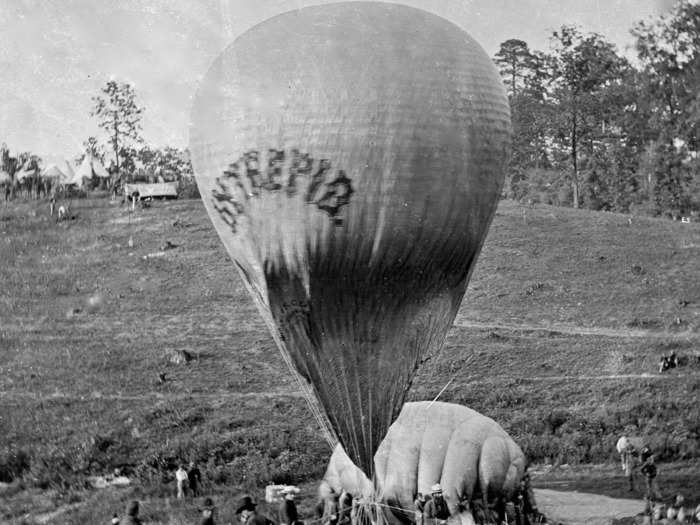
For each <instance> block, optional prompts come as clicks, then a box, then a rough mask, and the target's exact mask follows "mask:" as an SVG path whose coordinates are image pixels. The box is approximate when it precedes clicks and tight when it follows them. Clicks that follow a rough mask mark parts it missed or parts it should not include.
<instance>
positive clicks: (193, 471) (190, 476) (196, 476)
mask: <svg viewBox="0 0 700 525" xmlns="http://www.w3.org/2000/svg"><path fill="white" fill-rule="evenodd" d="M187 483H188V484H189V488H190V492H191V493H192V497H194V498H196V497H197V496H199V486H200V485H201V483H202V473H201V472H200V471H199V469H198V468H197V465H195V462H194V461H190V466H189V469H188V470H187Z"/></svg>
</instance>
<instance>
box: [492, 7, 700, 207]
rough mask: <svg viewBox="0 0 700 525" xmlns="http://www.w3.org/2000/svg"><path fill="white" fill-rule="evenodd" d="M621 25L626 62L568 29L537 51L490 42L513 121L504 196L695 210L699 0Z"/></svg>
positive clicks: (698, 195) (699, 196)
mask: <svg viewBox="0 0 700 525" xmlns="http://www.w3.org/2000/svg"><path fill="white" fill-rule="evenodd" d="M631 32H632V34H633V36H634V38H635V50H636V56H635V57H634V58H633V59H631V60H630V59H628V58H626V57H624V56H622V55H620V54H619V53H618V51H617V50H616V48H615V46H614V45H613V44H611V43H610V42H609V41H607V40H606V39H605V38H604V37H603V36H601V35H599V34H595V33H584V32H582V31H581V30H580V29H579V28H578V27H574V26H563V27H561V28H560V29H559V30H557V31H554V32H553V33H552V35H551V40H550V41H551V49H550V51H549V52H547V53H545V52H542V51H538V50H532V49H530V48H529V47H528V44H527V43H526V42H524V41H522V40H516V39H511V40H507V41H505V42H503V43H502V44H501V45H500V49H499V51H498V52H497V53H496V55H495V57H494V61H495V62H496V64H497V66H498V68H499V70H500V72H501V75H502V77H503V81H504V83H505V86H506V89H507V93H508V97H509V100H510V106H511V116H512V121H513V147H512V156H511V160H510V164H509V167H508V176H507V183H506V186H505V190H504V191H505V196H506V197H509V198H515V199H519V200H523V201H528V202H543V203H547V204H554V205H560V206H572V207H574V208H580V207H585V208H589V209H594V210H608V211H616V212H625V213H627V212H633V213H640V214H646V215H654V216H666V217H673V218H677V217H679V216H685V215H691V214H694V213H697V212H698V211H700V172H699V169H698V168H700V161H699V159H698V147H699V143H698V134H697V131H698V123H699V122H700V3H698V2H697V1H692V0H681V1H680V2H678V4H677V5H676V7H675V8H674V9H673V11H671V12H670V13H669V14H667V15H665V16H661V17H658V18H656V19H652V20H650V21H647V22H639V23H637V24H636V25H635V26H634V28H633V29H632V30H631Z"/></svg>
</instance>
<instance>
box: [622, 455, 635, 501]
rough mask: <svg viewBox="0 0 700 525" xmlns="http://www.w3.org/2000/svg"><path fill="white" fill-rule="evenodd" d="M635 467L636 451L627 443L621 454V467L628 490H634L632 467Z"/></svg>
mask: <svg viewBox="0 0 700 525" xmlns="http://www.w3.org/2000/svg"><path fill="white" fill-rule="evenodd" d="M636 467H637V451H636V450H634V449H633V448H632V446H631V445H628V446H627V448H626V449H625V451H624V452H623V455H622V469H623V470H624V471H625V476H626V477H627V480H628V481H629V485H630V488H629V490H630V492H634V469H635V468H636Z"/></svg>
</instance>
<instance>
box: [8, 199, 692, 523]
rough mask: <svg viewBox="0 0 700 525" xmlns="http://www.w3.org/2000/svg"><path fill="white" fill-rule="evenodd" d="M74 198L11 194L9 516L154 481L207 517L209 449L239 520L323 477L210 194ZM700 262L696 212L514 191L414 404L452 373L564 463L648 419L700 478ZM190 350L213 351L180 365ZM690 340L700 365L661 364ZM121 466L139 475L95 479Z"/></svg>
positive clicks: (107, 502)
mask: <svg viewBox="0 0 700 525" xmlns="http://www.w3.org/2000/svg"><path fill="white" fill-rule="evenodd" d="M72 205H73V210H72V211H73V213H75V214H76V215H77V217H76V219H75V220H72V221H67V222H63V223H58V224H57V223H55V222H54V221H51V220H50V219H49V218H48V217H47V211H48V206H46V204H45V203H41V204H40V205H36V204H35V203H19V204H11V205H6V204H4V203H3V204H0V283H2V286H0V436H2V437H1V438H0V481H4V482H10V481H12V480H14V481H12V483H10V485H7V486H4V488H3V489H0V490H3V491H4V493H0V498H1V499H0V510H1V512H0V521H2V520H3V519H5V520H7V519H10V518H13V519H19V518H20V517H21V516H22V515H25V514H27V513H31V514H37V513H41V512H44V511H50V510H52V509H54V508H55V507H56V506H57V505H66V504H72V503H75V504H74V505H73V506H71V507H66V509H67V510H66V512H65V513H63V514H61V515H60V517H56V518H55V519H54V521H51V520H48V522H55V523H67V522H75V523H82V522H90V520H91V519H93V518H94V519H97V517H98V516H99V519H103V518H104V517H105V516H111V513H112V512H114V511H117V510H121V507H122V505H123V502H124V501H125V500H126V499H127V498H128V497H131V496H133V495H135V496H137V497H140V498H142V499H146V500H147V501H149V502H150V503H149V504H148V505H150V507H149V506H148V505H147V506H146V508H147V509H150V510H148V512H151V514H152V518H154V519H155V517H156V516H164V515H167V516H170V519H171V521H172V520H174V521H172V522H178V521H177V520H187V519H192V518H193V516H194V514H193V513H194V512H195V510H194V507H193V506H191V505H190V506H187V505H185V506H178V505H176V504H174V503H172V502H170V501H169V500H168V499H167V498H166V497H165V496H168V497H170V496H172V494H173V493H174V482H173V481H172V479H173V478H172V474H173V471H174V467H175V465H176V463H177V462H178V461H182V460H188V459H190V458H195V459H197V460H198V461H199V462H200V463H201V464H202V466H203V470H204V471H205V473H206V477H207V479H208V480H209V483H210V486H209V488H208V490H209V491H210V492H211V493H213V494H214V495H215V496H216V499H217V502H218V503H219V504H220V505H223V512H224V515H230V512H231V511H232V509H233V508H235V504H236V503H237V502H236V501H234V500H233V499H232V498H233V497H234V495H237V494H239V493H240V491H242V490H256V491H258V492H256V493H258V494H259V487H261V486H263V485H264V484H265V483H266V482H267V481H270V480H274V481H290V482H297V483H306V485H304V486H305V487H306V490H307V491H309V493H310V492H311V491H313V482H314V481H315V480H317V479H318V478H319V477H320V475H321V474H322V472H323V470H324V463H325V461H326V459H327V456H328V449H327V446H326V445H325V444H324V443H323V442H322V440H321V439H320V438H319V437H318V435H317V432H316V428H315V426H314V422H313V420H312V419H311V418H310V417H309V415H308V413H307V411H306V408H305V405H304V402H303V400H302V399H301V398H300V397H299V396H298V394H297V392H296V390H295V388H294V384H293V382H292V381H291V380H290V378H289V376H288V374H287V373H286V369H285V368H284V365H283V363H282V360H281V358H280V357H279V355H278V353H277V350H276V349H275V347H274V343H273V342H272V339H271V337H270V336H269V335H268V333H267V331H266V329H265V327H264V325H263V323H262V322H261V320H260V319H259V316H258V313H257V311H256V309H255V308H254V306H253V303H252V301H251V300H250V299H249V298H248V296H247V295H246V292H245V290H244V288H243V285H242V283H241V281H240V280H239V278H238V275H237V273H236V271H235V270H234V268H233V266H232V265H231V263H230V261H229V259H228V257H227V255H226V254H225V252H224V250H223V248H222V246H221V245H220V242H219V240H218V238H217V237H216V235H215V233H214V231H213V229H212V228H211V226H210V223H209V220H208V218H207V217H206V214H205V212H204V208H203V206H202V205H201V203H200V202H199V201H176V202H167V203H156V204H155V205H154V206H153V207H152V208H150V209H145V210H139V211H137V212H136V214H135V215H133V216H130V215H129V213H128V212H127V210H126V209H125V208H120V207H119V206H118V205H113V204H110V203H109V202H108V201H107V200H105V199H102V200H101V199H93V200H86V201H73V203H72ZM130 237H131V239H132V241H133V246H132V247H130V246H129V238H130ZM166 241H170V242H171V243H172V244H174V245H176V246H177V247H175V248H173V249H168V250H161V248H162V247H163V245H164V244H165V243H166ZM699 255H700V227H699V225H697V224H680V223H673V222H669V221H660V220H651V219H641V218H639V219H638V218H633V219H632V222H631V224H630V223H629V221H628V217H627V216H623V215H616V214H608V213H598V214H595V213H591V212H586V211H577V210H568V209H560V208H552V207H544V206H541V207H540V206H538V207H535V208H528V207H523V206H520V205H517V204H514V203H512V202H507V201H504V202H502V203H501V205H500V207H499V210H498V213H497V216H496V218H495V220H494V224H493V226H492V228H491V232H490V234H489V237H488V239H487V242H486V244H485V247H484V251H483V253H482V256H481V258H480V259H479V262H478V265H477V268H476V270H475V272H474V275H473V278H472V284H471V286H470V289H469V291H468V292H467V296H466V297H465V300H464V302H463V305H462V308H461V309H460V312H459V315H458V317H457V320H456V322H455V327H454V328H453V329H452V330H451V332H450V334H449V336H448V340H447V344H446V347H445V349H444V351H443V352H442V353H441V354H440V355H439V356H437V357H435V358H433V359H431V360H430V361H428V363H427V364H426V366H425V367H424V369H423V370H422V371H421V373H420V374H419V377H418V378H417V379H416V381H415V384H414V387H413V390H412V391H411V398H412V399H426V398H433V397H434V396H435V395H436V394H437V393H438V392H439V391H440V390H441V389H443V387H445V385H447V388H446V389H445V391H444V393H443V394H442V396H441V399H442V400H444V401H455V402H460V403H464V404H467V405H469V406H471V407H473V408H475V409H477V410H480V411H482V412H484V413H486V414H487V415H489V416H491V417H494V418H495V419H496V420H497V421H499V422H500V423H501V424H502V425H503V426H504V427H505V428H506V429H507V430H509V431H510V432H511V433H512V434H513V435H514V436H515V438H516V439H517V441H518V442H519V443H520V444H521V446H522V447H523V448H524V450H525V451H526V452H527V453H528V454H529V456H530V457H531V458H532V459H533V460H534V461H535V462H537V463H543V464H544V463H554V464H562V463H568V464H577V463H581V464H590V463H602V462H609V463H610V464H611V465H612V462H613V461H614V454H613V452H614V443H615V440H616V439H617V437H618V436H619V434H620V433H621V432H623V431H626V432H631V433H635V434H645V435H647V436H648V437H649V439H650V440H651V441H652V444H653V445H654V446H655V447H656V448H657V449H658V450H659V451H660V454H661V459H662V460H663V461H667V462H670V461H676V462H678V461H681V460H683V461H686V462H688V461H691V463H687V464H690V465H695V467H697V468H695V467H692V466H691V467H687V466H685V467H683V468H681V467H677V466H674V467H673V469H671V468H667V469H666V470H664V467H663V466H662V468H661V476H662V480H664V479H666V480H667V481H668V483H674V484H675V486H684V485H685V484H687V483H690V482H693V483H694V484H695V485H697V482H698V481H700V464H698V463H697V461H698V460H699V459H700V443H699V435H700V423H699V422H700V409H698V406H697V399H698V396H699V395H700V394H699V392H698V391H699V390H700V386H699V385H700V382H699V381H698V379H699V378H700V364H699V363H698V362H697V359H695V358H696V356H697V355H699V354H700V345H698V342H699V341H700V279H698V276H699V275H700V257H699ZM179 350H184V351H187V352H188V353H189V354H190V355H192V356H193V357H194V359H193V360H192V361H191V362H189V363H188V364H174V363H172V362H170V360H169V357H170V355H171V353H172V352H175V351H179ZM671 350H675V351H676V352H677V353H678V354H682V355H687V356H689V357H690V358H691V359H690V360H689V364H688V365H687V366H685V367H683V368H679V369H676V370H673V371H671V372H667V373H665V374H662V375H660V374H658V373H657V362H658V358H659V356H660V355H661V354H662V353H669V352H670V351H671ZM161 373H164V374H165V378H166V381H165V382H164V383H162V382H160V381H159V380H158V376H159V374H161ZM669 465H670V463H669ZM674 465H678V464H674ZM115 467H121V468H122V469H123V470H124V471H125V472H126V473H127V474H129V475H132V476H134V477H135V478H136V479H137V480H138V483H137V486H136V488H131V489H127V490H124V491H117V492H114V493H111V492H110V493H109V496H104V494H105V492H104V491H102V492H100V494H103V495H102V496H96V495H95V494H96V493H85V492H83V491H82V487H84V485H85V479H86V476H87V475H89V474H104V473H107V472H110V471H111V470H112V469H113V468H115ZM587 468H588V467H580V469H579V470H578V471H576V472H578V474H577V473H576V472H574V473H572V474H571V475H569V476H568V477H567V472H568V471H562V470H561V469H559V470H557V471H556V472H550V473H548V474H543V475H542V476H540V477H539V478H538V482H539V483H540V484H542V485H546V484H547V483H555V484H556V483H564V484H566V483H568V484H569V485H570V486H572V487H575V486H586V485H590V486H592V487H593V489H596V488H597V489H598V490H604V491H607V492H609V493H614V492H615V491H619V490H621V487H624V480H622V478H621V477H620V473H619V472H618V471H616V470H612V468H613V467H612V466H611V468H610V469H608V470H593V471H590V470H586V469H587ZM581 469H584V470H581ZM688 469H690V470H688ZM581 472H584V473H587V474H586V475H583V474H580V473H581ZM595 476H602V477H604V478H605V479H606V480H607V481H608V483H607V485H606V484H601V483H597V484H596V483H595V481H593V482H591V480H592V479H593V480H594V479H595ZM664 476H665V477H664ZM674 476H675V477H674ZM76 499H79V500H80V501H78V502H75V501H72V500H76ZM310 501H311V500H310V499H308V500H307V499H305V500H304V505H308V504H310ZM81 502H82V503H81ZM91 513H92V514H91ZM227 513H229V514H227Z"/></svg>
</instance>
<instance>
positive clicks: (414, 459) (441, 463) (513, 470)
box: [324, 401, 525, 520]
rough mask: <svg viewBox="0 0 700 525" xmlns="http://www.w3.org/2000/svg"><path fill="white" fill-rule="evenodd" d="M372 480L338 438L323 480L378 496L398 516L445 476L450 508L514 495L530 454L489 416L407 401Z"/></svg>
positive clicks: (360, 493) (338, 487)
mask: <svg viewBox="0 0 700 525" xmlns="http://www.w3.org/2000/svg"><path fill="white" fill-rule="evenodd" d="M374 467H375V473H376V477H375V482H374V483H372V482H371V481H370V480H369V479H368V478H367V476H365V475H364V473H363V472H362V471H361V470H360V469H358V468H357V467H356V466H355V465H354V464H353V463H352V461H351V460H350V458H349V457H348V456H347V454H346V453H345V451H344V450H343V449H342V447H341V446H340V445H338V446H337V447H336V449H335V450H334V452H333V455H332V456H331V460H330V462H329V464H328V468H327V470H326V474H325V476H324V482H325V483H327V484H328V485H329V486H330V487H332V488H333V489H334V490H335V491H336V492H340V491H342V490H345V491H347V492H350V493H351V494H353V495H354V496H355V497H358V498H364V499H370V500H371V499H372V498H377V499H379V501H380V502H383V503H385V504H386V505H388V506H389V507H390V508H393V509H396V510H398V509H402V510H399V511H398V513H397V512H395V513H394V514H399V515H395V516H394V517H395V518H397V519H399V520H400V519H401V518H402V517H403V518H404V519H405V516H407V515H409V514H410V513H411V512H412V511H413V504H414V498H415V497H416V494H419V493H421V494H430V493H431V490H432V488H433V486H435V485H436V484H439V485H440V486H441V489H442V491H443V494H444V496H445V500H446V502H447V505H448V508H449V510H450V514H451V515H453V516H456V515H458V514H460V512H461V510H462V507H461V505H460V504H461V503H463V502H471V501H473V500H474V499H477V498H479V499H483V500H485V501H488V502H493V501H495V500H501V501H508V500H511V499H512V498H513V497H514V495H515V493H516V490H517V489H518V486H519V483H520V480H521V478H522V476H523V473H524V470H525V455H524V454H523V452H522V450H521V449H520V447H519V446H518V445H517V444H516V443H515V441H513V439H512V438H511V437H510V436H509V435H508V433H507V432H506V431H505V430H503V428H502V427H501V426H500V425H499V424H498V423H496V422H495V421H494V420H492V419H491V418H488V417H486V416H484V415H482V414H480V413H478V412H476V411H475V410H472V409H470V408H467V407H464V406H460V405H456V404H453V403H440V402H435V403H433V402H428V401H422V402H415V403H406V404H405V405H404V406H403V409H402V410H401V413H400V414H399V417H398V419H397V420H396V421H395V422H394V423H393V424H392V425H391V427H390V428H389V432H388V433H387V435H386V437H385V438H384V440H383V441H382V443H381V445H380V446H379V449H378V450H377V453H376V454H375V456H374Z"/></svg>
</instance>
